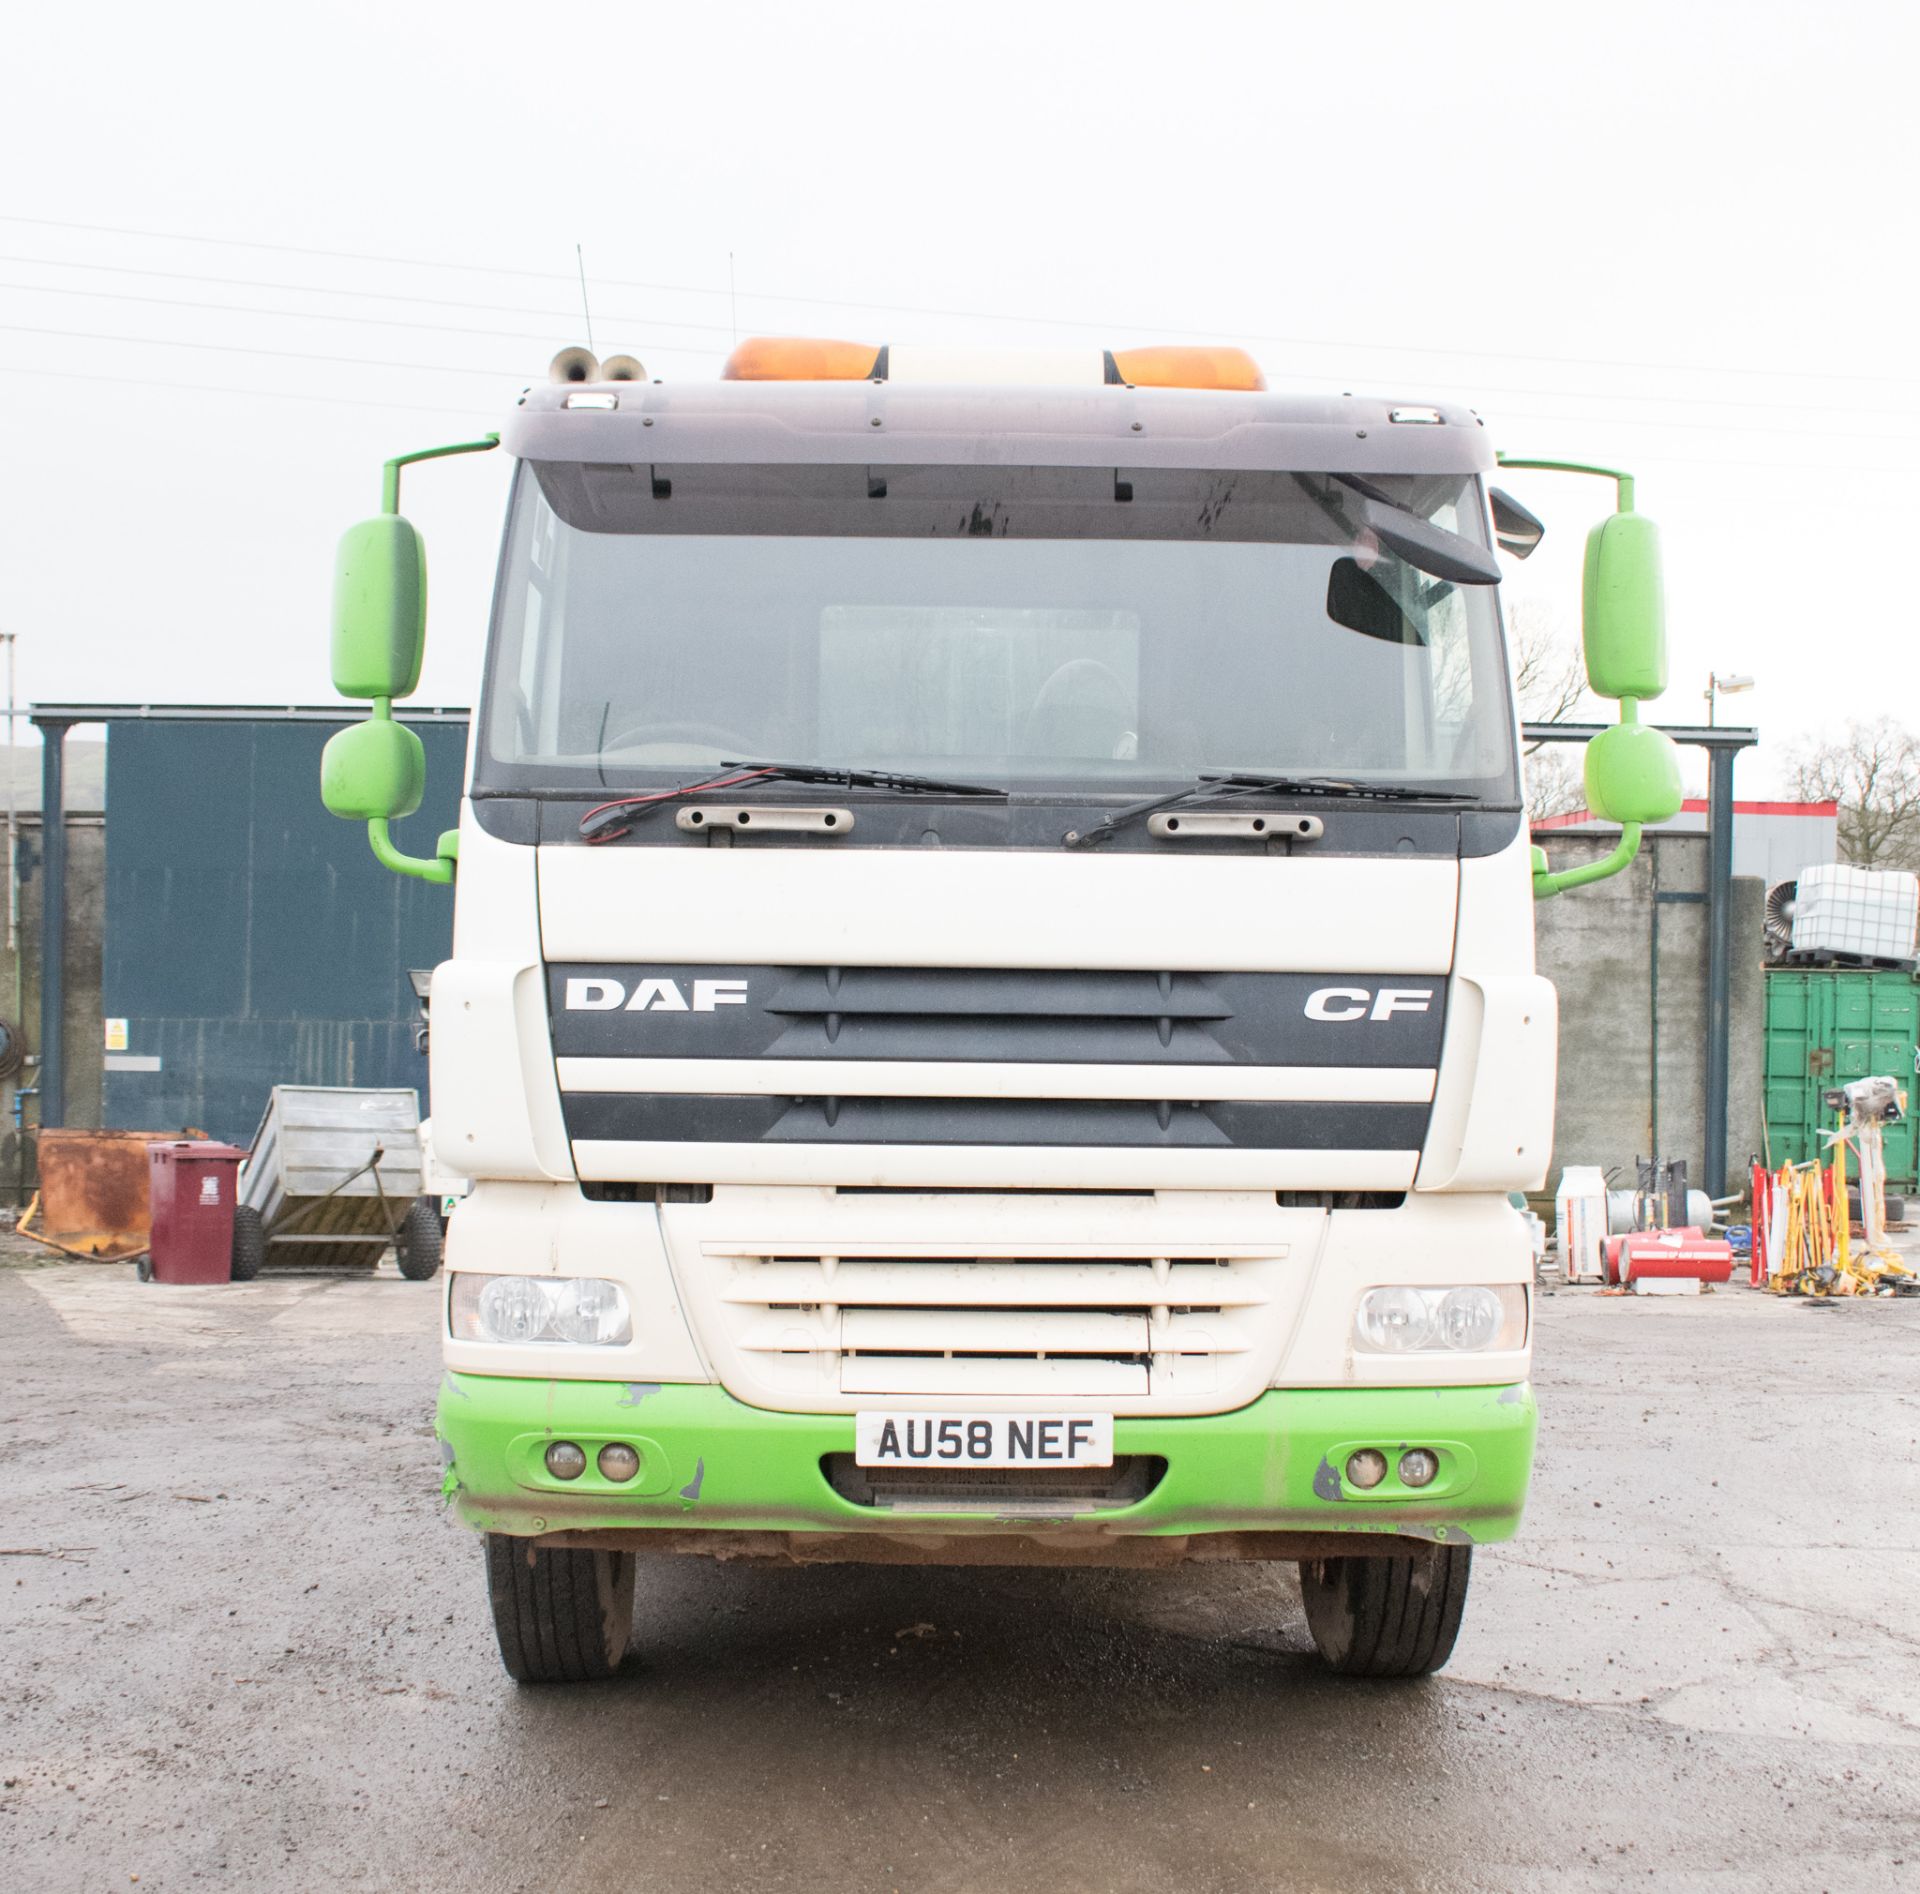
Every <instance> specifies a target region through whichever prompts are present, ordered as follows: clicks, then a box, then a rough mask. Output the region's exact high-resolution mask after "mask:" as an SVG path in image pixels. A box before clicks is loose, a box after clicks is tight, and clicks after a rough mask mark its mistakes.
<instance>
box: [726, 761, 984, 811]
mask: <svg viewBox="0 0 1920 1894" xmlns="http://www.w3.org/2000/svg"><path fill="white" fill-rule="evenodd" d="M720 767H721V768H722V769H746V770H752V771H753V772H754V774H755V775H757V776H763V777H771V778H773V779H774V780H775V781H778V782H786V783H844V784H845V785H846V786H847V787H848V788H849V789H897V790H899V791H901V793H902V794H904V795H910V796H998V797H999V798H1000V799H1001V800H1002V801H1003V802H1004V801H1005V800H1006V798H1007V794H1008V792H1007V791H1006V790H1004V789H996V788H995V787H994V786H993V784H991V783H955V782H949V781H947V779H946V778H945V777H942V776H916V775H914V774H913V772H912V771H911V770H901V769H836V768H835V767H834V766H833V765H832V764H831V763H740V762H735V761H734V760H732V759H731V758H728V759H727V760H725V761H723V762H722V763H721V765H720Z"/></svg>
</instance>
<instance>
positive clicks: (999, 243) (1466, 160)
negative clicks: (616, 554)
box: [0, 0, 1920, 793]
mask: <svg viewBox="0 0 1920 1894" xmlns="http://www.w3.org/2000/svg"><path fill="white" fill-rule="evenodd" d="M1917 20H1920V8H1915V7H1914V6H1912V5H1911V4H1900V5H1896V4H1892V3H1891V0H1889V3H1887V4H1880V5H1864V4H1849V3H1848V0H1829V4H1826V5H1823V6H1819V7H1809V6H1806V5H1799V4H1796V5H1784V4H1778V3H1777V0H1746V3H1745V4H1740V5H1724V6H1723V5H1708V4H1701V3H1699V0H1695V3H1694V4H1690V5H1687V6H1684V7H1682V6H1677V5H1674V4H1672V3H1671V0H1668V3H1667V4H1660V5H1632V4H1610V5H1606V6H1600V5H1589V4H1585V3H1584V0H1564V3H1563V4H1560V5H1557V6H1542V5H1539V4H1537V0H1536V3H1535V4H1532V5H1507V4H1481V5H1471V4H1456V5H1445V4H1435V0H1423V3H1421V4H1401V3H1399V0H1372V4H1369V5H1367V6H1364V7H1361V6H1335V7H1327V6H1324V5H1314V6H1305V5H1293V4H1282V3H1278V0H1276V3H1275V4H1270V5H1259V6H1255V5H1244V6H1237V5H1220V4H1205V3H1204V0H1186V4H1184V5H1180V6H1173V5H1167V4H1164V3H1162V4H1156V5H1151V6H1143V5H1131V4H1125V3H1124V0H1105V3H1104V4H1100V5H1080V4H1056V3H1052V0H1025V4H1022V5H1017V6H1000V5H993V4H980V3H978V0H976V4H973V5H970V6H967V7H964V8H960V7H955V6H953V5H952V4H951V0H948V3H946V4H940V5H920V4H906V3H903V0H893V3H892V4H888V5H885V6H880V5H874V6H869V7H864V8H846V7H836V8H826V7H821V6H812V5H806V4H800V3H797V0H788V3H787V4H781V5H762V4H754V3H749V0H731V3H729V4H725V5H718V4H709V5H693V4H687V5H674V6H662V5H638V4H636V5H628V6H625V7H596V8H590V9H577V10H574V9H563V8H556V7H553V6H532V5H506V4H482V3H479V0H465V3H464V4H461V5H457V6H456V5H440V4H428V3H426V0H412V3H408V0H386V3H385V4H381V5H373V6H359V5H331V6H330V5H325V4H320V5H313V6H307V7H302V8H298V9H294V8H274V7H264V6H261V5H259V4H258V0H251V3H250V4H246V5H236V6H221V5H208V4H201V3H199V0H180V3H179V4H174V5H168V6H159V7H156V6H152V5H150V4H143V5H138V6H132V5H124V4H118V3H116V0H108V3H107V4H96V5H93V6H90V7H89V8H87V9H86V10H85V13H84V15H82V14H79V13H76V12H75V11H74V10H72V9H70V8H69V9H62V8H53V7H40V8H36V9H33V10H32V12H31V13H27V12H25V11H24V10H23V11H22V12H21V13H18V14H16V15H15V16H14V17H13V19H12V22H11V24H10V28H9V33H8V59H7V63H8V67H9V69H10V70H9V79H10V83H9V85H8V86H7V88H6V95H7V96H6V110H5V118H4V121H3V122H0V176H4V177H5V179H6V181H7V182H6V188H5V190H4V191H3V192H0V404H3V405H0V414H4V416H5V427H4V433H3V435H0V438H3V439H4V443H5V452H4V454H0V483H3V484H0V630H11V631H14V632H16V633H17V634H18V636H19V647H18V651H19V670H20V693H21V696H22V698H23V699H26V698H33V699H37V700H43V701H52V700H75V699H79V700H87V701H115V702H119V701H127V700H156V701H223V702H255V703H257V702H283V703H284V702H319V701H326V700H327V697H328V685H327V672H326V622H327V603H328V591H329V585H330V574H331V561H332V555H333V545H334V541H335V539H336V537H337V535H338V533H339V531H340V529H341V528H342V527H343V526H344V525H346V524H347V523H349V522H350V521H352V520H354V519H356V518H358V517H361V516H363V515H364V514H366V513H369V512H372V511H374V510H375V508H376V507H377V504H378V498H379V485H378V480H379V463H380V461H381V460H382V459H384V458H385V457H386V456H387V455H389V454H392V453H395V452H399V451H405V450H407V449H410V448H414V447H422V446H427V445H430V444H433V443H436V442H439V441H443V440H453V439H458V438H462V437H463V436H465V435H466V434H468V433H470V432H475V431H484V430H486V429H488V428H491V427H495V426H497V425H498V424H499V421H500V418H501V416H502V414H503V412H504V410H505V409H506V407H507V406H508V404H509V403H510V402H511V400H512V397H513V395H514V393H515V392H516V391H517V390H518V388H519V387H520V386H521V385H523V384H524V382H525V381H526V380H527V379H528V378H529V377H532V376H537V375H539V374H540V373H542V372H543V371H544V366H545V363H546V361H547V358H548V357H549V355H550V354H551V353H552V352H553V350H554V348H555V347H557V346H558V345H560V344H561V343H563V342H569V341H574V340H579V339H583V331H584V323H583V321H582V318H581V313H580V301H581V298H580V285H579V281H578V277H577V274H576V268H575V245H576V244H578V245H580V246H581V247H582V249H583V251H584V255H585V261H586V268H587V277H588V287H589V290H590V294H591V305H592V312H593V329H594V337H595V340H596V341H597V343H598V344H599V347H600V350H601V353H602V354H606V353H610V352H612V350H613V349H614V348H616V347H619V348H624V349H628V350H631V351H632V352H634V353H636V354H638V355H639V356H640V357H641V358H642V359H643V360H644V361H645V363H646V364H647V368H648V371H649V372H650V373H652V374H655V375H662V376H666V377H668V378H671V379H680V378H686V377H707V376H711V375H713V374H715V373H716V372H717V371H718V368H719V365H720V360H721V358H722V356H723V355H724V353H725V351H726V349H727V347H728V346H729V345H730V341H731V338H732V336H733V334H734V333H735V331H736V329H737V331H738V332H739V333H741V334H750V333H756V332H765V331H772V332H777V333H779V332H800V333H826V334H842V335H847V336H851V337H854V338H858V339H862V340H871V341H874V342H883V341H891V342H895V343H905V342H922V341H948V342H964V343H971V344H981V345H1004V346H1013V345H1033V344H1040V343H1044V344H1048V345H1062V344H1066V345H1079V344H1085V345H1086V346H1089V347H1112V346H1124V345H1126V344H1129V343H1135V342H1143V341H1153V340H1156V339H1161V340H1186V339H1207V338H1218V339H1222V340H1234V341H1243V342H1245V343H1246V344H1247V345H1248V346H1249V347H1251V348H1252V349H1253V351H1254V353H1255V354H1256V355H1257V356H1258V357H1259V358H1260V360H1261V361H1262V363H1263V364H1264V366H1265V368H1266V372H1267V376H1268V379H1269V381H1270V383H1272V384H1273V385H1274V386H1276V387H1282V388H1286V387H1298V388H1301V389H1309V390H1327V389H1333V390H1336V391H1337V390H1339V389H1345V388H1352V389H1360V390H1368V391H1373V392H1377V393H1381V394H1385V395H1389V396H1398V397H1403V398H1418V397H1421V396H1430V397H1431V396H1446V397H1454V398H1464V399H1466V400H1469V401H1471V402H1472V404H1473V405H1474V406H1475V407H1477V408H1478V409H1479V410H1480V411H1481V412H1482V413H1483V414H1484V415H1486V416H1487V417H1488V421H1489V425H1490V426H1491V427H1492V428H1493V430H1494V432H1495V436H1496V440H1497V443H1498V444H1499V445H1500V446H1501V447H1503V448H1505V449H1507V450H1508V451H1510V452H1514V453H1526V454H1538V455H1549V456H1554V457H1564V458H1575V459H1596V460H1602V461H1608V462H1618V463H1620V464H1624V465H1625V466H1627V467H1629V468H1631V469H1633V470H1634V471H1636V472H1637V473H1638V474H1639V476H1640V505H1641V508H1642V510H1643V511H1645V512H1647V513H1650V514H1652V515H1653V516H1654V517H1655V518H1657V519H1658V520H1659V522H1660V524H1661V527H1662V529H1663V533H1664V536H1665V543H1666V548H1667V566H1668V584H1669V606H1670V622H1671V631H1672V639H1673V653H1674V661H1673V684H1672V687H1671V689H1670V690H1669V692H1668V694H1667V696H1666V698H1665V699H1664V700H1663V701H1662V703H1661V705H1660V706H1659V710H1658V713H1657V714H1658V715H1659V717H1660V719H1661V720H1662V721H1666V722H1685V723H1691V722H1695V721H1698V720H1700V718H1701V717H1702V715H1703V713H1704V705H1703V703H1702V701H1701V697H1700V692H1701V690H1702V689H1703V688H1704V685H1705V682H1706V678H1707V675H1708V673H1709V671H1710V670H1712V669H1715V668H1718V669H1719V670H1721V671H1733V672H1750V673H1752V674H1753V675H1755V676H1756V677H1757V678H1758V679H1759V680H1760V687H1759V688H1758V689H1757V690H1756V691H1754V692H1753V693H1751V694H1750V695H1747V696H1742V697H1736V698H1733V699H1732V700H1730V702H1728V703H1727V704H1726V705H1725V706H1724V711H1725V713H1726V714H1725V716H1724V717H1723V721H1754V722H1757V723H1759V724H1760V725H1761V726H1762V727H1763V730H1764V734H1765V737H1766V747H1765V749H1764V750H1763V751H1762V753H1761V756H1760V758H1759V759H1758V760H1757V762H1755V763H1750V764H1743V766H1742V776H1741V787H1742V789H1743V790H1744V791H1746V792H1748V793H1753V792H1756V791H1758V790H1760V789H1762V788H1764V787H1766V786H1768V785H1769V784H1770V783H1771V782H1773V781H1775V780H1777V771H1778V769H1779V767H1780V757H1781V751H1782V747H1783V745H1784V744H1786V743H1788V742H1790V741H1791V740H1792V739H1794V738H1795V737H1797V736H1799V735H1801V734H1803V733H1805V732H1808V731H1811V730H1818V729H1822V728H1827V727H1837V726H1838V725H1839V724H1840V723H1841V722H1842V721H1843V720H1844V719H1845V718H1846V717H1847V716H1849V715H1853V714H1863V713H1865V714H1875V713H1879V712H1882V711H1889V712H1892V713H1893V714H1896V715H1900V716H1902V717H1904V718H1905V719H1906V720H1907V721H1908V722H1911V723H1915V724H1920V703H1916V702H1915V688H1914V687H1915V683H1916V680H1917V679H1920V655H1917V652H1920V637H1916V630H1917V629H1920V628H1917V627H1916V623H1915V610H1914V605H1913V595H1912V590H1911V588H1910V586H1909V584H1908V583H1907V582H1906V581H1901V582H1900V583H1899V584H1893V583H1891V582H1890V580H1889V578H1888V576H1887V575H1888V574H1889V573H1892V574H1894V575H1895V576H1896V577H1897V575H1898V574H1899V573H1900V572H1901V571H1903V570H1906V568H1907V566H1908V564H1909V562H1910V557H1911V553H1910V547H1911V544H1912V541H1913V538H1914V527H1913V523H1912V519H1911V516H1909V515H1908V514H1907V513H1906V512H1905V511H1904V510H1903V509H1902V508H1900V507H1899V506H1897V505H1895V504H1893V499H1894V496H1895V494H1897V493H1898V492H1899V491H1902V490H1904V487H1905V475H1906V471H1907V469H1906V461H1907V458H1908V454H1907V451H1906V449H1907V443H1908V441H1909V439H1910V437H1911V435H1912V432H1913V429H1914V424H1915V421H1916V418H1917V417H1920V362H1917V361H1916V354H1915V350H1914V342H1913V328H1914V311H1915V301H1916V298H1915V290H1916V280H1915V278H1916V269H1915V264H1914V260H1913V258H1914V251H1915V236H1916V227H1917V223H1920V220H1917V219H1916V215H1915V209H1914V199H1915V185H1916V181H1917V180H1916V168H1917V167H1916V158H1915V153H1914V147H1913V133H1912V99H1913V89H1914V73H1915V69H1916V56H1917V55H1920V27H1917V26H1916V21H1917ZM506 472H507V469H506V467H505V465H504V464H502V462H501V461H500V460H499V459H498V458H497V457H490V458H482V459H474V460H457V461H451V462H447V463H443V464H441V465H440V466H438V467H434V468H429V469H422V470H416V471H415V472H414V473H412V474H411V475H410V476H409V479H408V488H407V511H408V512H409V513H410V514H411V515H412V517H413V518H414V519H415V520H416V521H418V523H419V524H420V525H421V527H422V528H423V529H424V531H425V532H426V534H427V541H428V548H429V555H430V561H431V567H432V574H433V608H432V615H431V631H430V636H429V654H428V659H427V666H426V673H425V676H424V678H423V680H422V684H421V689H420V692H419V696H418V701H420V702H423V703H446V704H464V703H467V702H468V701H470V699H471V697H472V695H473V693H474V689H475V683H476V678H477V668H478V653H479V648H480V644H481V640H482V637H483V630H484V610H485V603H486V595H487V591H488V587H489V585H490V583H491V578H492V566H493V557H494V551H495V547H496V544H497V539H498V531H499V516H500V510H501V503H502V498H503V494H504V490H505V476H506ZM1896 483H1897V484H1896ZM1511 484H1512V486H1513V489H1514V491H1515V492H1516V493H1517V494H1519V495H1520V496H1521V497H1523V498H1524V499H1525V500H1526V502H1527V503H1528V504H1529V505H1531V506H1532V507H1533V508H1534V510H1535V511H1536V512H1538V513H1540V514H1541V515H1542V517H1543V518H1545V519H1546V520H1547V522H1548V525H1549V528H1550V532H1549V538H1548V542H1547V544H1546V545H1545V546H1544V547H1543V548H1542V550H1541V552H1540V553H1539V555H1538V556H1537V557H1536V558H1534V559H1533V560H1532V561H1531V562H1530V563H1529V564H1528V565H1527V566H1525V567H1524V568H1517V569H1515V570H1514V571H1513V573H1512V576H1511V577H1510V579H1509V581H1508V584H1507V587H1506V592H1507V597H1508V602H1509V606H1510V607H1511V606H1512V605H1514V604H1516V603H1525V604H1526V605H1527V606H1528V608H1529V609H1530V610H1531V611H1532V612H1534V613H1535V614H1536V615H1539V616H1543V617H1544V616H1545V615H1547V614H1552V615H1554V616H1555V617H1557V619H1558V621H1559V622H1560V623H1561V624H1562V625H1563V626H1564V627H1565V628H1566V629H1567V630H1568V631H1569V632H1571V631H1572V629H1573V628H1574V627H1575V626H1576V625H1577V621H1578V585H1579V553H1580V543H1581V539H1582V536H1583V534H1584V532H1585V529H1586V527H1587V525H1588V524H1589V523H1590V521H1591V520H1592V519H1593V518H1595V517H1596V516H1597V515H1598V514H1599V513H1600V512H1601V511H1603V510H1604V509H1605V508H1606V507H1607V506H1608V505H1609V504H1610V490H1609V489H1607V488H1606V487H1604V486H1603V485H1601V484H1599V483H1596V482H1587V481H1578V480H1568V479H1564V478H1555V477H1549V476H1542V475H1533V476H1526V477H1524V478H1523V477H1521V476H1515V477H1514V478H1513V480H1512V482H1511Z"/></svg>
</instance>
